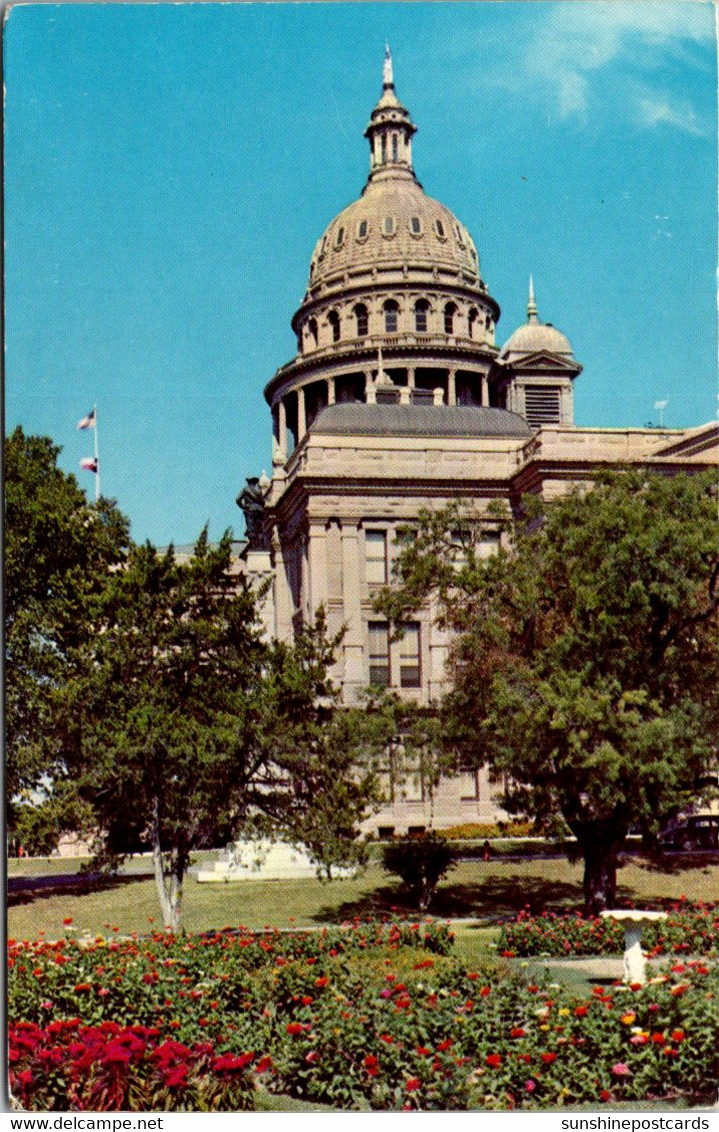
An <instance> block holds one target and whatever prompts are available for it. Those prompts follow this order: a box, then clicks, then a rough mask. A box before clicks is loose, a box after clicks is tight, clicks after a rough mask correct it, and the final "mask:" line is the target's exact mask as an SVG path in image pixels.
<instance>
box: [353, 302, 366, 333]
mask: <svg viewBox="0 0 719 1132" xmlns="http://www.w3.org/2000/svg"><path fill="white" fill-rule="evenodd" d="M353 314H354V316H355V318H356V319H357V337H358V338H366V337H367V334H368V333H369V314H368V313H367V307H366V306H365V305H364V303H357V306H356V307H355V309H354V311H353Z"/></svg>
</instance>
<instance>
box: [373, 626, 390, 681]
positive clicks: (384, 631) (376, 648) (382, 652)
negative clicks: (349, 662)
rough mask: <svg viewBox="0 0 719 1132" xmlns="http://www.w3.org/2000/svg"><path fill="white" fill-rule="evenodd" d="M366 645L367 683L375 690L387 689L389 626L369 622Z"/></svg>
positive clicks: (388, 678) (388, 675)
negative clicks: (367, 659) (367, 656)
mask: <svg viewBox="0 0 719 1132" xmlns="http://www.w3.org/2000/svg"><path fill="white" fill-rule="evenodd" d="M368 644H369V649H368V653H369V682H370V684H373V685H374V686H375V687H377V688H389V684H390V671H389V626H388V625H387V623H386V622H385V621H370V623H369V626H368Z"/></svg>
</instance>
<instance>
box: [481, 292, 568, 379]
mask: <svg viewBox="0 0 719 1132" xmlns="http://www.w3.org/2000/svg"><path fill="white" fill-rule="evenodd" d="M540 353H546V354H560V355H563V356H564V357H566V358H571V359H573V358H574V353H573V351H572V347H571V344H570V341H569V339H568V338H567V336H566V334H562V332H561V330H557V328H556V326H552V324H551V322H540V321H539V318H538V315H537V304H536V302H535V300H534V287H533V284H532V280H531V278H530V281H529V303H528V305H527V322H526V323H525V324H524V326H520V327H518V328H517V329H516V330H515V331H514V333H513V334H511V335H510V337H509V338H508V339H507V341H506V342H505V343H504V345H503V346H502V349H501V350H500V351H499V360H500V361H511V360H512V359H514V358H516V357H519V356H527V355H529V354H540Z"/></svg>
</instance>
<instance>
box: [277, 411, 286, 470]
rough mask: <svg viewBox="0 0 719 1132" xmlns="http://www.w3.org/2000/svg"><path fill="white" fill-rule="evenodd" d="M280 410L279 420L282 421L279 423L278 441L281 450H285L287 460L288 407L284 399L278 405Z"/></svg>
mask: <svg viewBox="0 0 719 1132" xmlns="http://www.w3.org/2000/svg"><path fill="white" fill-rule="evenodd" d="M278 410H279V422H280V424H279V430H280V435H279V437H278V442H279V446H280V452H284V456H285V460H286V459H287V409H286V408H285V402H284V399H283V400H280V402H279V405H278Z"/></svg>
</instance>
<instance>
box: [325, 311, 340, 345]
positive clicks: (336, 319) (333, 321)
mask: <svg viewBox="0 0 719 1132" xmlns="http://www.w3.org/2000/svg"><path fill="white" fill-rule="evenodd" d="M327 321H328V322H329V324H330V326H331V327H332V341H333V342H339V340H340V316H339V315H338V314H337V311H330V313H329V314H328V315H327Z"/></svg>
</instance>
